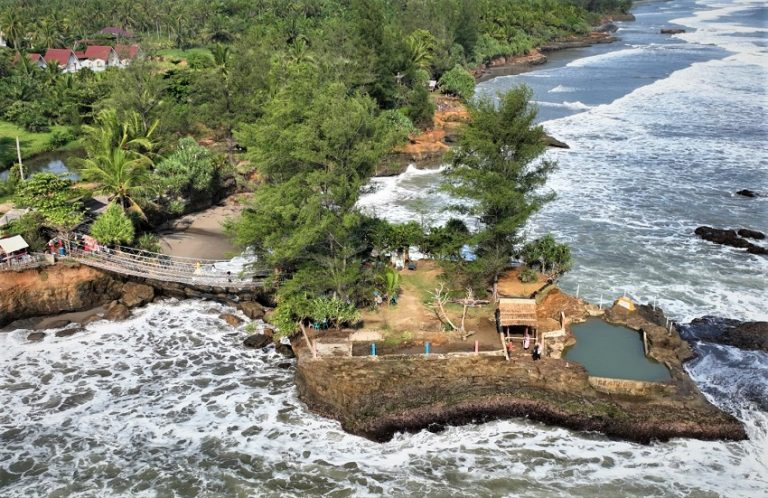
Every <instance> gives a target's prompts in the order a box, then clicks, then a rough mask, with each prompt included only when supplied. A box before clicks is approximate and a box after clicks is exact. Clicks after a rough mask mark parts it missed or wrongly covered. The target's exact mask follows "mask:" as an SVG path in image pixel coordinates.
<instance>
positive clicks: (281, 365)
mask: <svg viewBox="0 0 768 498" xmlns="http://www.w3.org/2000/svg"><path fill="white" fill-rule="evenodd" d="M291 366H293V365H292V364H291V363H289V362H287V361H282V362H280V363H278V364H277V368H282V369H283V370H288V369H289V368H291Z"/></svg>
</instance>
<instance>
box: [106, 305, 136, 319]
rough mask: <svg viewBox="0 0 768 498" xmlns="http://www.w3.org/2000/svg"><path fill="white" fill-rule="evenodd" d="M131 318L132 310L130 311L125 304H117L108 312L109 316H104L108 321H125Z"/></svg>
mask: <svg viewBox="0 0 768 498" xmlns="http://www.w3.org/2000/svg"><path fill="white" fill-rule="evenodd" d="M129 316H131V310H130V309H128V306H126V305H124V304H119V303H118V304H116V305H114V306H112V307H111V308H110V309H109V311H107V314H106V315H105V316H104V318H106V319H107V320H112V321H116V320H125V319H126V318H128V317H129Z"/></svg>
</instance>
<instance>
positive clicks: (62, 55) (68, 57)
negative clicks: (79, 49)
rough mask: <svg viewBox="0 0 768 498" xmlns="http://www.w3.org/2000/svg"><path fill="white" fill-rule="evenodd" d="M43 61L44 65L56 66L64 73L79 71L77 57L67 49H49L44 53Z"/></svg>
mask: <svg viewBox="0 0 768 498" xmlns="http://www.w3.org/2000/svg"><path fill="white" fill-rule="evenodd" d="M43 59H44V60H45V63H46V64H52V63H53V64H58V66H59V68H60V69H61V70H62V71H64V72H65V73H75V72H77V70H78V69H80V64H79V60H78V58H77V55H75V52H74V51H72V49H69V48H49V49H47V50H46V51H45V55H44V56H43Z"/></svg>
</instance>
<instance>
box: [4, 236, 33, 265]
mask: <svg viewBox="0 0 768 498" xmlns="http://www.w3.org/2000/svg"><path fill="white" fill-rule="evenodd" d="M27 249H29V244H27V241H26V240H24V237H22V236H21V235H14V236H13V237H8V238H5V239H0V262H2V263H6V262H9V261H11V260H13V259H14V258H17V257H21V256H23V255H24V254H26V253H27Z"/></svg>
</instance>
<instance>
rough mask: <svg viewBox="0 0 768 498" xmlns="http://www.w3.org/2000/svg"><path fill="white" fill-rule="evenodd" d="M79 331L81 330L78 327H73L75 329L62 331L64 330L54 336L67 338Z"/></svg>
mask: <svg viewBox="0 0 768 498" xmlns="http://www.w3.org/2000/svg"><path fill="white" fill-rule="evenodd" d="M81 330H83V329H82V328H80V327H75V328H71V329H64V330H59V331H58V332H56V334H55V335H56V337H69V336H71V335H75V334H76V333H78V332H80V331H81Z"/></svg>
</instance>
